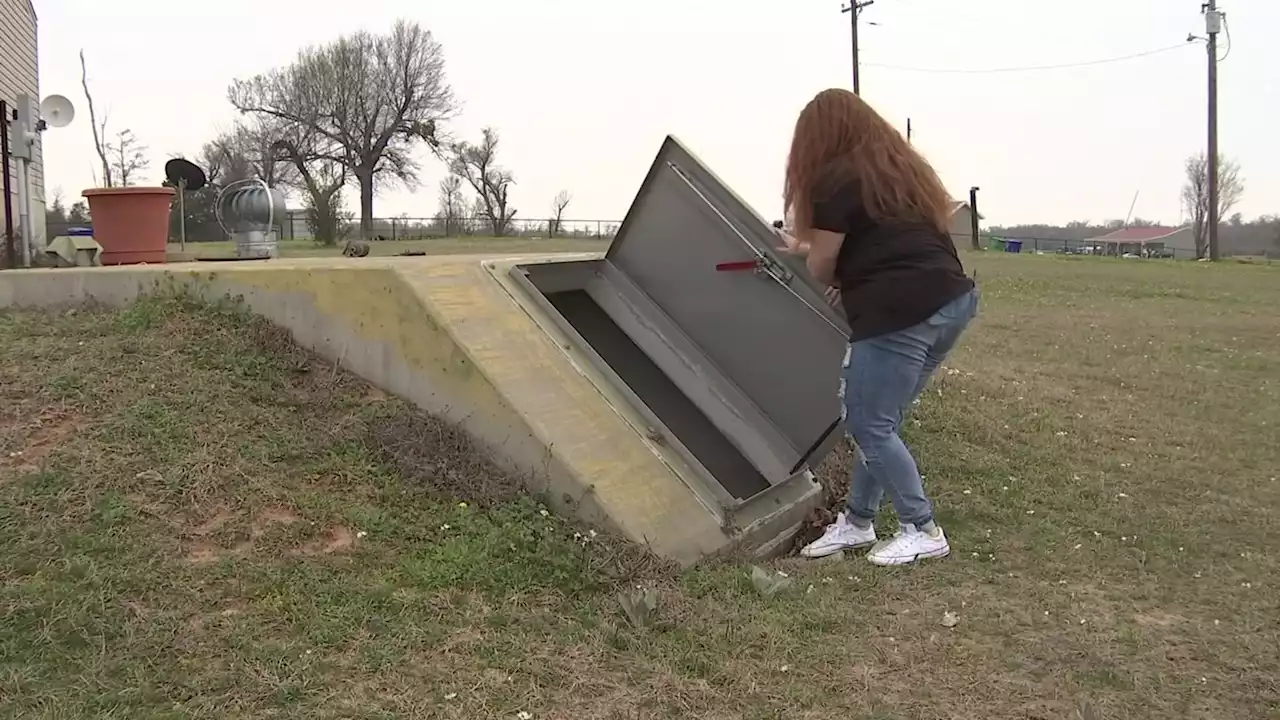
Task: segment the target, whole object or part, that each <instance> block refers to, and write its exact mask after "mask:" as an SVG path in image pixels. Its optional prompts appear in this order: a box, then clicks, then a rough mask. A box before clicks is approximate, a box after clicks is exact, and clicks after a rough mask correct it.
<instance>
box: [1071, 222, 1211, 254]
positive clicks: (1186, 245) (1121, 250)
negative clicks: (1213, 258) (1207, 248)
mask: <svg viewBox="0 0 1280 720" xmlns="http://www.w3.org/2000/svg"><path fill="white" fill-rule="evenodd" d="M1082 244H1083V245H1084V246H1085V247H1087V248H1089V249H1090V251H1091V252H1092V253H1094V254H1097V255H1136V256H1139V257H1150V256H1160V255H1167V254H1173V255H1175V256H1177V257H1188V256H1193V255H1195V251H1196V240H1195V235H1194V234H1192V230H1191V228H1190V227H1189V226H1188V227H1180V228H1168V227H1141V228H1139V227H1131V228H1120V229H1119V230H1114V231H1112V232H1109V233H1107V234H1106V235H1100V236H1098V237H1093V238H1089V239H1088V240H1084V241H1083V243H1082Z"/></svg>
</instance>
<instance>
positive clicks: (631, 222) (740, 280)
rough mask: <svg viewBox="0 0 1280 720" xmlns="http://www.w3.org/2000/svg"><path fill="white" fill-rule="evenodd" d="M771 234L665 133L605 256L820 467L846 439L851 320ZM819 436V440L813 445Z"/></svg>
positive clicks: (796, 456)
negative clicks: (844, 372)
mask: <svg viewBox="0 0 1280 720" xmlns="http://www.w3.org/2000/svg"><path fill="white" fill-rule="evenodd" d="M776 243H777V236H776V235H775V233H774V231H773V229H772V228H771V227H770V226H769V225H768V223H766V222H765V221H764V219H763V218H761V217H760V216H759V215H758V214H757V213H755V212H754V211H753V210H752V209H751V208H750V207H748V206H747V205H746V203H744V202H743V201H742V199H741V198H739V197H738V196H737V195H736V194H735V193H734V192H733V191H731V190H729V189H728V188H727V187H725V185H724V184H723V183H722V182H721V181H720V180H719V178H717V177H716V176H715V174H714V173H712V172H711V171H710V170H708V169H707V168H706V166H705V165H703V164H702V163H701V162H700V161H699V160H698V159H697V158H696V157H695V156H694V155H693V153H691V152H689V151H688V150H687V149H686V148H685V147H684V146H683V145H682V144H681V143H680V142H679V141H678V140H676V139H675V138H674V137H670V136H668V137H667V138H666V140H665V141H664V142H663V144H662V148H661V150H660V151H659V152H658V156H657V158H656V159H655V160H654V163H653V165H652V166H651V167H650V169H649V173H648V175H647V176H646V177H645V180H644V184H643V185H642V186H641V188H640V191H639V193H638V194H637V196H636V199H635V201H634V202H633V203H632V205H631V208H630V209H629V210H628V211H627V216H626V219H624V220H623V222H622V226H621V227H620V228H619V230H618V234H617V237H616V238H615V239H614V241H613V243H612V245H611V246H610V247H609V251H608V252H607V253H606V255H605V258H606V260H607V261H608V262H609V263H610V264H611V265H612V266H613V267H615V268H616V269H617V270H618V271H619V272H621V273H622V274H624V275H626V276H627V277H628V278H629V279H630V280H631V281H632V282H633V283H634V284H635V285H636V286H637V287H638V288H639V289H640V290H641V291H643V292H644V293H645V294H646V295H648V296H649V298H650V299H651V300H652V301H653V302H654V304H656V305H657V306H658V307H659V308H661V309H662V311H663V312H664V313H666V314H667V316H669V317H670V318H671V320H672V321H674V322H675V324H676V325H678V326H679V327H680V328H681V329H682V330H683V331H684V333H685V334H686V335H687V336H688V337H689V338H690V340H692V341H693V342H694V343H695V344H696V345H697V346H698V347H699V348H700V349H701V350H702V351H703V353H704V354H705V355H706V357H707V358H708V359H710V360H711V362H713V363H714V364H715V365H716V367H717V368H718V369H719V371H720V372H721V373H722V374H723V375H724V376H725V377H726V378H727V379H728V380H729V381H730V382H732V383H734V384H735V385H736V386H737V387H738V388H739V389H740V390H742V392H743V393H744V394H745V395H746V396H747V397H748V398H750V399H751V401H752V402H754V403H755V405H756V407H758V408H759V409H760V411H761V412H762V413H763V414H764V415H765V417H767V418H768V419H769V421H770V422H772V423H773V425H774V426H775V427H776V428H777V430H778V431H779V432H780V433H781V434H782V435H783V436H784V437H785V438H786V439H787V440H788V441H789V443H790V444H791V448H792V451H793V454H792V458H793V462H794V463H796V464H801V463H803V462H806V454H808V457H807V464H809V465H810V466H816V465H817V464H818V463H820V462H821V461H822V458H823V457H825V455H826V454H827V453H828V452H829V451H830V450H831V448H832V447H833V446H834V445H835V443H836V442H837V441H838V439H839V438H840V437H841V436H842V435H843V433H842V432H840V431H839V430H838V429H834V431H833V428H834V425H835V423H836V421H837V419H838V418H839V415H840V406H839V400H838V398H837V392H838V389H839V382H840V379H839V378H840V362H841V358H842V357H843V355H844V350H845V347H846V344H847V337H848V327H847V325H846V324H845V321H844V318H843V316H842V314H841V313H839V312H838V311H837V310H836V309H835V308H832V307H831V306H829V305H828V304H827V303H826V302H825V301H824V300H823V297H822V290H821V288H820V287H819V285H818V283H817V282H816V281H814V280H813V279H812V277H811V276H810V275H809V274H808V272H807V271H806V270H805V268H804V262H803V261H802V260H800V259H798V258H794V257H791V256H786V255H785V254H782V253H778V252H776V251H775V250H776ZM815 443H818V446H817V447H816V448H815V447H814V445H815Z"/></svg>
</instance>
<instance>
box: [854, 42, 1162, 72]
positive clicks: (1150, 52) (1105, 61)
mask: <svg viewBox="0 0 1280 720" xmlns="http://www.w3.org/2000/svg"><path fill="white" fill-rule="evenodd" d="M1186 46H1187V44H1186V43H1185V42H1184V43H1179V44H1178V45H1170V46H1168V47H1162V48H1156V49H1154V50H1145V51H1143V52H1139V53H1133V54H1132V55H1121V56H1118V57H1109V58H1099V59H1097V60H1084V61H1081V62H1073V63H1062V64H1059V65H1022V66H1017V67H1000V68H925V67H911V66H907V65H893V64H889V63H878V62H864V63H862V64H863V65H867V66H870V67H878V68H885V69H888V70H902V71H905V72H918V73H940V74H958V75H977V74H989V73H1015V72H1037V71H1042V70H1066V69H1069V68H1080V67H1089V66H1092V65H1108V64H1111V63H1118V62H1126V61H1128V60H1137V59H1138V58H1144V57H1150V56H1152V55H1158V54H1160V53H1166V52H1169V51H1171V50H1177V49H1179V48H1184V47H1186Z"/></svg>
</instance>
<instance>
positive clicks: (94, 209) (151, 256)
mask: <svg viewBox="0 0 1280 720" xmlns="http://www.w3.org/2000/svg"><path fill="white" fill-rule="evenodd" d="M81 194H82V195H84V197H85V198H86V199H87V200H88V201H89V216H90V218H91V220H92V224H93V239H94V240H97V241H98V244H99V245H101V246H102V264H103V265H132V264H134V263H162V262H164V252H165V248H166V247H167V246H168V244H169V203H170V201H171V200H172V199H173V188H167V187H117V188H92V189H90V190H85V191H84V192H83V193H81Z"/></svg>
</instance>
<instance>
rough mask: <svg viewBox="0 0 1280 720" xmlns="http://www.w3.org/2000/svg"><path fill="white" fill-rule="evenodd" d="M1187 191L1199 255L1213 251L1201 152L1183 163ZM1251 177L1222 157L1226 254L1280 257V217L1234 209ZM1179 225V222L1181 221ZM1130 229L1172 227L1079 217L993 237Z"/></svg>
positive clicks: (1066, 236) (1000, 231) (1069, 236)
mask: <svg viewBox="0 0 1280 720" xmlns="http://www.w3.org/2000/svg"><path fill="white" fill-rule="evenodd" d="M1183 171H1184V177H1183V185H1182V192H1181V201H1182V212H1183V216H1184V217H1185V218H1186V219H1187V225H1189V226H1190V228H1191V234H1192V237H1193V238H1194V241H1195V252H1196V257H1197V258H1203V257H1206V256H1207V254H1208V245H1209V241H1208V235H1209V232H1208V219H1209V163H1208V161H1207V159H1206V156H1205V154H1204V153H1196V154H1194V155H1192V156H1190V157H1188V158H1187V159H1186V161H1185V162H1184V163H1183ZM1244 190H1245V179H1244V176H1243V175H1242V174H1241V171H1240V165H1239V163H1238V162H1236V161H1234V160H1232V159H1230V158H1225V157H1220V158H1219V160H1218V217H1219V218H1220V219H1221V222H1220V225H1219V229H1218V234H1219V240H1220V242H1221V244H1222V251H1223V254H1226V255H1275V256H1280V215H1277V214H1267V215H1260V216H1258V217H1257V218H1254V219H1253V220H1246V219H1245V218H1244V216H1243V215H1242V214H1241V213H1238V212H1232V211H1233V210H1234V209H1235V207H1236V206H1237V205H1238V204H1239V203H1240V200H1241V198H1242V197H1243V196H1244ZM1175 225H1177V223H1175ZM1125 227H1169V226H1168V225H1165V224H1164V223H1161V222H1158V221H1154V220H1148V219H1146V218H1142V217H1134V218H1129V219H1126V220H1119V219H1115V220H1106V221H1103V222H1098V223H1095V222H1092V221H1090V220H1076V221H1072V222H1069V223H1067V224H1065V225H1050V224H1043V223H1031V224H1022V225H1006V226H993V227H990V228H987V230H988V231H989V232H990V233H991V234H993V235H999V236H1008V237H1017V238H1026V239H1036V240H1071V241H1078V240H1089V239H1092V238H1096V237H1099V236H1101V235H1105V234H1107V233H1109V232H1113V231H1115V230H1119V229H1121V228H1125Z"/></svg>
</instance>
